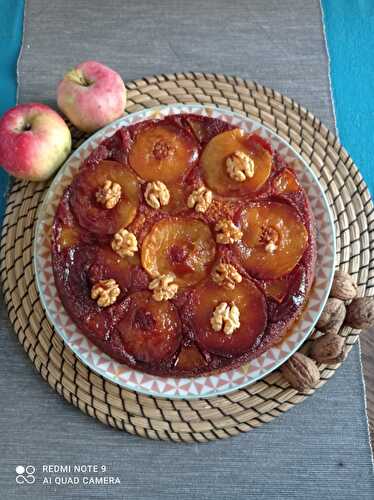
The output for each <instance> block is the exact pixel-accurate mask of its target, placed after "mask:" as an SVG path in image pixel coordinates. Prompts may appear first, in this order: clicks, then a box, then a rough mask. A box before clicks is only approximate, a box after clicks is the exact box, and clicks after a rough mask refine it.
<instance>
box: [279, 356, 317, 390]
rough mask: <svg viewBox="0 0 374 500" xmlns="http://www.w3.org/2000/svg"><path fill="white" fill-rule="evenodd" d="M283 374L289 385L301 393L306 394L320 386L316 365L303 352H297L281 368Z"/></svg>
mask: <svg viewBox="0 0 374 500" xmlns="http://www.w3.org/2000/svg"><path fill="white" fill-rule="evenodd" d="M281 372H282V374H283V376H284V378H285V379H286V380H287V381H288V382H289V384H290V385H291V386H292V387H293V388H294V389H297V390H298V391H299V392H306V391H308V390H309V389H312V388H313V387H315V386H316V385H317V384H318V382H319V379H320V373H319V369H318V366H317V365H316V363H315V362H314V361H313V360H312V359H311V358H308V356H305V355H304V354H302V353H301V352H296V353H295V354H294V355H293V356H292V357H291V358H290V359H289V360H288V361H287V363H286V364H284V365H283V366H282V367H281Z"/></svg>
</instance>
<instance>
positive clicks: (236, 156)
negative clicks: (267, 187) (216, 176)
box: [226, 150, 255, 182]
mask: <svg viewBox="0 0 374 500" xmlns="http://www.w3.org/2000/svg"><path fill="white" fill-rule="evenodd" d="M226 171H227V174H228V176H229V177H231V179H233V180H234V181H237V182H244V181H245V180H247V179H250V178H251V177H253V176H254V175H255V163H254V161H253V160H252V158H251V157H250V156H249V155H247V154H246V153H244V151H240V150H239V151H234V152H233V153H232V154H231V155H229V156H228V157H227V158H226Z"/></svg>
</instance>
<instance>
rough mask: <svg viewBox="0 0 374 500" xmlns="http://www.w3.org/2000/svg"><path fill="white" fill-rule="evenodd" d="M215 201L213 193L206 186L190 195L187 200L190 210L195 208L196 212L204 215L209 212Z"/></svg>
mask: <svg viewBox="0 0 374 500" xmlns="http://www.w3.org/2000/svg"><path fill="white" fill-rule="evenodd" d="M212 200H213V193H212V191H210V190H209V189H207V188H206V187H205V186H201V187H199V188H198V189H195V191H192V193H191V194H190V195H189V197H188V199H187V206H188V208H194V209H195V211H196V212H200V213H204V212H206V211H207V210H208V208H209V206H210V204H211V203H212Z"/></svg>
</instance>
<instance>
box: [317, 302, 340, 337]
mask: <svg viewBox="0 0 374 500" xmlns="http://www.w3.org/2000/svg"><path fill="white" fill-rule="evenodd" d="M345 314H346V308H345V304H344V302H343V301H342V300H340V299H335V298H329V299H328V300H327V302H326V305H325V307H324V308H323V311H322V313H321V316H320V317H319V319H318V322H317V325H316V326H317V328H318V329H319V330H321V331H323V332H326V331H329V332H330V333H338V332H339V330H340V327H341V326H342V324H343V322H344V318H345Z"/></svg>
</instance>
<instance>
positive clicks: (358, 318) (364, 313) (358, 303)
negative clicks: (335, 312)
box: [345, 297, 374, 330]
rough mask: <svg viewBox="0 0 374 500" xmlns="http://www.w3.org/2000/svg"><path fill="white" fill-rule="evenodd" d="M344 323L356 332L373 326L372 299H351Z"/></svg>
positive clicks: (373, 309)
mask: <svg viewBox="0 0 374 500" xmlns="http://www.w3.org/2000/svg"><path fill="white" fill-rule="evenodd" d="M345 323H346V324H347V325H348V326H350V327H352V328H356V329H357V330H367V329H368V328H371V327H373V326H374V297H359V298H357V299H353V300H352V302H351V303H350V304H349V305H348V307H347V315H346V318H345Z"/></svg>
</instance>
